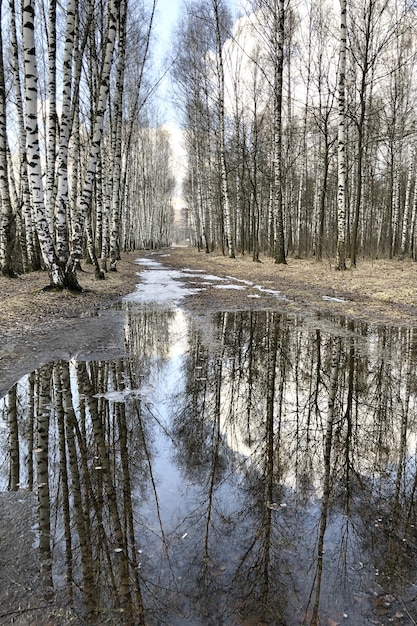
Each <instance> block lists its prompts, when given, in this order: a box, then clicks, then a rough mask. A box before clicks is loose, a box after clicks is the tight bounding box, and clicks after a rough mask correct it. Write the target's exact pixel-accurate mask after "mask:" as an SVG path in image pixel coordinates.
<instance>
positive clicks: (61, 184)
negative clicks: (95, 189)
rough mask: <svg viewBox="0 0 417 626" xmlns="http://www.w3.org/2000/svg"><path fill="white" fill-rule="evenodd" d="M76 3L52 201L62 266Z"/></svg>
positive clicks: (68, 35) (70, 9) (72, 1)
mask: <svg viewBox="0 0 417 626" xmlns="http://www.w3.org/2000/svg"><path fill="white" fill-rule="evenodd" d="M76 11H77V2H76V0H69V1H68V6H67V22H66V32H65V47H64V60H63V77H62V98H61V100H62V113H61V124H60V133H59V149H58V170H57V195H56V202H55V211H54V213H55V230H56V235H55V237H56V250H57V255H58V260H59V263H60V264H61V265H65V263H66V262H67V261H68V256H69V243H68V217H67V216H68V213H69V206H68V149H69V141H70V133H71V128H72V122H73V111H72V107H71V91H72V65H73V54H74V44H75V22H76Z"/></svg>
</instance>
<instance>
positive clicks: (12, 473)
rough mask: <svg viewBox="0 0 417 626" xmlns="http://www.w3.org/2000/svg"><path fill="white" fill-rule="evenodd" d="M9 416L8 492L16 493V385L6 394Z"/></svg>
mask: <svg viewBox="0 0 417 626" xmlns="http://www.w3.org/2000/svg"><path fill="white" fill-rule="evenodd" d="M7 409H8V414H9V433H10V434H9V437H10V439H9V442H10V470H9V487H8V488H9V491H17V490H18V489H19V486H20V451H19V426H18V421H17V385H13V387H12V388H11V389H10V391H9V393H8V394H7Z"/></svg>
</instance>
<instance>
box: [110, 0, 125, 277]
mask: <svg viewBox="0 0 417 626" xmlns="http://www.w3.org/2000/svg"><path fill="white" fill-rule="evenodd" d="M126 15H127V2H126V0H122V1H121V6H120V26H119V45H118V53H119V57H118V58H119V62H118V67H117V78H116V90H115V104H114V124H115V139H114V160H113V164H112V165H113V193H112V205H111V214H110V215H111V221H110V257H111V265H110V269H111V270H112V271H116V269H117V267H116V263H117V261H118V260H119V259H120V189H121V178H122V121H123V108H122V107H123V86H124V73H125V65H126Z"/></svg>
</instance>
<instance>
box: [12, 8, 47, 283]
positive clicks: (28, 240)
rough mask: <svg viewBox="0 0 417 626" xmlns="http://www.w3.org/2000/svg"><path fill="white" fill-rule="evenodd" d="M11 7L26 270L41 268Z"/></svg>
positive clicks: (14, 19)
mask: <svg viewBox="0 0 417 626" xmlns="http://www.w3.org/2000/svg"><path fill="white" fill-rule="evenodd" d="M9 9H10V43H11V55H12V73H13V82H14V98H15V105H16V114H17V126H18V143H19V159H20V161H19V174H18V178H19V187H20V191H19V202H20V203H21V206H22V209H21V210H22V222H23V230H24V249H23V250H22V257H23V259H22V260H23V268H24V270H25V271H31V270H36V269H39V267H40V264H39V258H38V255H37V252H36V250H35V229H34V223H33V214H32V206H31V201H30V190H29V175H28V167H27V156H26V133H25V120H24V111H23V99H22V85H21V74H20V62H19V61H20V56H19V51H20V49H21V46H20V45H19V44H18V39H17V31H16V13H15V4H14V0H10V2H9Z"/></svg>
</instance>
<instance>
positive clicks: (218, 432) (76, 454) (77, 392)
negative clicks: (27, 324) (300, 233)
mask: <svg viewBox="0 0 417 626" xmlns="http://www.w3.org/2000/svg"><path fill="white" fill-rule="evenodd" d="M148 272H149V273H148ZM144 274H145V276H144V275H143V274H142V277H143V282H142V283H141V285H140V286H139V287H138V290H137V292H136V293H135V294H132V295H131V296H129V297H127V298H126V299H125V302H124V303H123V306H122V310H121V311H120V312H119V313H120V314H121V315H122V317H123V329H124V332H123V343H124V356H123V357H122V356H119V357H116V358H113V357H111V358H106V357H105V356H104V355H103V354H101V355H100V359H88V357H87V360H81V359H79V358H78V357H77V356H74V355H73V356H72V357H71V358H68V359H66V358H56V359H55V360H53V361H52V362H48V363H46V364H43V365H40V366H39V367H38V368H37V369H35V370H34V371H33V372H31V373H30V374H28V375H26V376H24V377H23V378H21V379H20V380H19V381H18V383H17V384H16V385H14V386H13V387H12V388H11V390H10V391H9V393H8V394H7V395H6V396H5V397H4V398H3V399H2V400H1V401H0V450H1V455H2V456H1V464H0V490H2V491H5V490H7V489H18V488H19V489H22V490H29V491H33V492H34V493H35V494H36V495H37V499H38V520H37V541H38V548H37V549H38V551H39V555H40V559H41V563H42V573H43V576H44V578H45V579H46V580H47V581H48V584H49V592H50V591H51V588H52V589H53V593H54V594H55V595H56V596H57V597H58V598H61V599H62V598H67V600H68V602H69V603H70V604H71V605H72V606H74V607H75V609H76V611H77V612H78V615H79V616H80V619H81V618H83V619H87V620H90V619H91V622H90V623H92V621H93V619H92V616H94V620H95V621H97V622H98V623H119V624H123V623H125V624H141V623H146V624H170V625H172V626H177V625H178V626H179V625H181V626H182V625H186V624H190V625H191V624H192V625H209V626H211V625H213V626H218V625H219V624H222V625H230V626H234V625H236V624H242V625H247V624H268V625H269V624H271V625H272V624H274V625H275V624H276V625H281V624H285V625H286V626H296V625H299V624H310V625H313V624H319V623H320V624H346V625H352V624H353V625H363V624H364V625H365V624H392V623H394V624H401V625H407V626H408V625H409V624H414V623H415V622H416V620H417V606H416V586H415V584H416V583H415V581H416V576H417V562H416V559H415V554H416V547H417V530H416V524H417V521H416V497H417V493H416V491H417V464H416V452H417V437H416V389H417V381H416V374H415V372H416V371H417V368H416V355H417V341H416V336H415V332H414V331H413V330H408V329H407V330H406V329H399V328H373V327H367V326H366V325H364V324H360V325H355V324H353V323H351V322H349V321H347V320H343V319H341V318H340V317H338V318H335V319H331V318H326V320H325V321H322V320H318V321H317V324H314V322H313V321H312V319H311V317H310V318H309V319H308V321H306V320H304V319H303V318H302V317H294V316H293V317H287V316H286V315H284V314H281V313H278V312H273V311H262V310H258V311H243V312H223V313H216V314H213V315H212V316H211V318H207V320H206V322H205V325H204V326H202V325H201V323H200V322H199V320H198V319H194V318H191V317H189V316H188V315H187V313H186V312H185V311H184V310H182V309H181V308H180V307H178V306H177V303H178V302H180V299H181V298H182V297H183V295H184V294H185V293H186V292H187V290H186V289H185V287H184V290H183V287H182V286H181V284H180V282H178V279H180V278H181V276H179V275H178V274H180V273H177V272H172V271H171V270H170V271H169V272H168V271H167V270H165V269H164V268H163V267H162V266H160V265H159V264H155V262H152V263H150V262H149V260H148V261H147V270H146V271H145V272H144ZM228 280H229V279H228ZM261 303H262V301H260V306H261ZM104 348H105V342H104V341H103V350H104ZM112 620H113V621H112Z"/></svg>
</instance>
